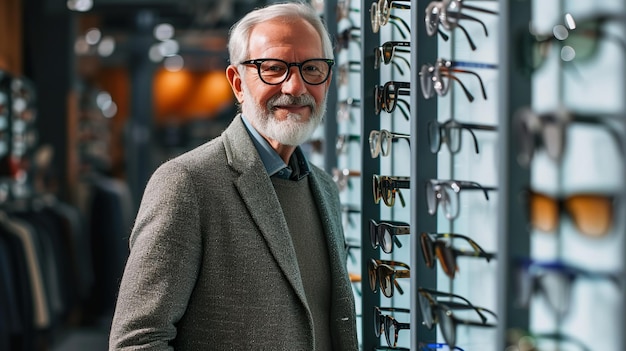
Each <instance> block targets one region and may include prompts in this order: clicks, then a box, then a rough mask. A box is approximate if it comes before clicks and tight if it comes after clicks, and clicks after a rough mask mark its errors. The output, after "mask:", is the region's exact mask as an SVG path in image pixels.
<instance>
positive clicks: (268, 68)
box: [255, 59, 332, 85]
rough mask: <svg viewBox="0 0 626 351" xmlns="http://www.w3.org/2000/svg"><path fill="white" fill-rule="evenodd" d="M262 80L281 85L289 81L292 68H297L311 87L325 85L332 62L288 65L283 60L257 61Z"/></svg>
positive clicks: (313, 61)
mask: <svg viewBox="0 0 626 351" xmlns="http://www.w3.org/2000/svg"><path fill="white" fill-rule="evenodd" d="M255 62H256V65H257V67H258V72H259V76H260V77H261V80H263V82H265V83H267V84H280V83H282V82H284V81H285V80H287V78H288V77H289V72H290V68H291V66H297V67H298V71H299V72H300V76H301V77H302V79H303V80H304V81H305V82H306V83H308V84H311V85H317V84H322V83H324V82H325V81H326V80H327V79H328V76H329V75H330V67H331V62H332V60H327V59H312V60H306V61H304V62H302V63H295V62H293V63H287V62H285V61H281V60H260V61H255Z"/></svg>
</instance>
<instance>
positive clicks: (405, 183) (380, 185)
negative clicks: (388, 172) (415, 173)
mask: <svg viewBox="0 0 626 351" xmlns="http://www.w3.org/2000/svg"><path fill="white" fill-rule="evenodd" d="M410 186H411V178H410V177H394V176H383V175H378V174H374V175H372V190H373V193H374V203H375V204H378V203H379V202H380V199H382V200H383V202H384V203H385V205H387V206H388V207H392V206H393V205H394V204H395V202H396V193H398V197H400V203H401V205H402V207H404V206H405V202H404V197H403V196H402V193H401V192H400V189H408V188H410Z"/></svg>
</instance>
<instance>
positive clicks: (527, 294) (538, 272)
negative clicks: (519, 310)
mask: <svg viewBox="0 0 626 351" xmlns="http://www.w3.org/2000/svg"><path fill="white" fill-rule="evenodd" d="M517 273H518V277H517V288H518V291H519V295H518V298H517V303H518V306H520V307H526V308H527V307H528V306H529V305H530V301H531V297H532V296H533V295H534V294H541V295H542V297H543V298H544V301H545V302H546V304H547V306H548V307H549V308H550V309H551V310H552V311H553V312H554V313H555V314H556V315H558V316H560V317H563V316H565V315H566V314H567V312H568V311H569V307H570V305H571V303H572V296H571V293H572V285H573V284H574V281H575V280H577V279H578V278H584V279H593V280H606V281H609V282H611V283H613V284H615V286H616V287H618V288H620V287H621V286H622V280H621V276H620V274H621V273H618V272H607V271H590V270H585V269H582V268H579V267H575V266H573V265H571V264H567V263H565V262H561V261H537V260H533V259H529V258H524V259H519V260H518V272H517Z"/></svg>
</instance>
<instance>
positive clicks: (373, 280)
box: [367, 258, 411, 297]
mask: <svg viewBox="0 0 626 351" xmlns="http://www.w3.org/2000/svg"><path fill="white" fill-rule="evenodd" d="M393 267H401V268H404V269H394V268H393ZM367 268H368V269H367V272H368V275H369V282H370V289H372V292H374V293H375V292H377V291H378V289H377V287H378V286H380V290H381V291H382V293H383V295H385V296H386V297H392V296H393V292H394V286H395V288H396V289H398V292H399V293H400V294H404V290H403V289H402V288H401V287H400V284H398V281H397V280H396V279H397V278H410V277H411V271H410V270H409V266H408V265H407V264H406V263H403V262H398V261H387V260H376V259H373V258H372V259H370V261H369V263H368V267H367Z"/></svg>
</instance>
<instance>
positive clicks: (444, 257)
mask: <svg viewBox="0 0 626 351" xmlns="http://www.w3.org/2000/svg"><path fill="white" fill-rule="evenodd" d="M441 238H446V239H463V240H465V241H466V242H467V243H468V244H469V245H470V246H471V247H472V250H463V249H457V248H455V247H453V246H452V243H451V241H450V240H447V241H444V240H440V239H441ZM420 244H421V248H422V257H423V258H424V263H425V264H426V267H428V268H434V267H435V258H437V259H438V260H439V264H440V265H441V268H442V269H443V272H444V273H445V274H446V275H447V276H448V277H450V279H454V276H455V275H456V272H458V271H459V265H458V264H457V262H456V258H457V257H458V256H466V257H480V258H484V259H486V260H487V262H489V261H491V259H493V258H495V257H496V255H495V254H494V253H488V252H485V250H483V248H482V247H480V245H478V244H477V243H476V242H475V241H474V240H472V239H471V238H470V237H467V236H465V235H461V234H452V233H426V232H422V233H421V234H420Z"/></svg>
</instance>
